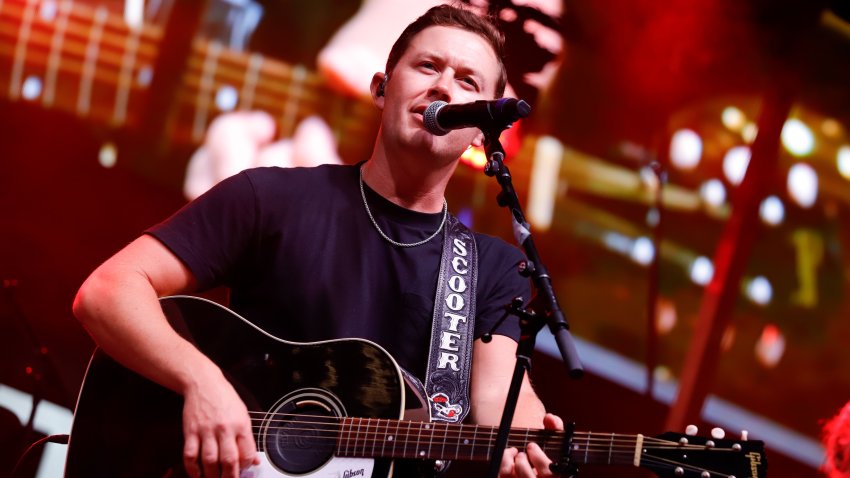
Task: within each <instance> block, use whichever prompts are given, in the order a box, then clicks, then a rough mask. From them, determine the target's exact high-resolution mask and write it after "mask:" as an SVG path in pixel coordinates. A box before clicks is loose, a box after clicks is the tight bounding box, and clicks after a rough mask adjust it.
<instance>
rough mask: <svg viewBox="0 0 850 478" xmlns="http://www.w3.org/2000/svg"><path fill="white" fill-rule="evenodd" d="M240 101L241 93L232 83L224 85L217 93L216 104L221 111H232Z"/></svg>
mask: <svg viewBox="0 0 850 478" xmlns="http://www.w3.org/2000/svg"><path fill="white" fill-rule="evenodd" d="M238 101H239V93H237V92H236V88H234V87H232V86H230V85H223V86H222V87H221V88H219V89H218V91H216V93H215V105H216V107H218V109H219V110H220V111H231V110H233V109H234V108H236V103H237V102H238Z"/></svg>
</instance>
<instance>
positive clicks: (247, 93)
mask: <svg viewBox="0 0 850 478" xmlns="http://www.w3.org/2000/svg"><path fill="white" fill-rule="evenodd" d="M262 66H263V56H262V55H258V54H256V53H253V54H251V59H250V60H248V69H247V70H245V77H244V81H243V82H242V92H241V93H240V94H239V98H240V99H239V104H240V106H241V108H242V109H245V110H249V109H251V106H253V103H254V91H255V90H256V89H257V80H258V79H259V78H260V69H261V68H262Z"/></svg>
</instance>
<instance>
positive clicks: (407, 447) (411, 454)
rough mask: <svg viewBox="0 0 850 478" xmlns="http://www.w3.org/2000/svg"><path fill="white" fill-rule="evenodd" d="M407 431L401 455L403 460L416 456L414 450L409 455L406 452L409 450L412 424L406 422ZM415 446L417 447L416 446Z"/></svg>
mask: <svg viewBox="0 0 850 478" xmlns="http://www.w3.org/2000/svg"><path fill="white" fill-rule="evenodd" d="M406 424H407V431H405V433H404V453H403V454H402V456H403V457H405V458H413V457H415V456H416V449H415V448H414V450H413V453H410V452H409V451H408V450H409V449H410V430H411V427H412V426H413V424H412V423H411V422H406ZM416 446H419V445H418V444H417V445H416Z"/></svg>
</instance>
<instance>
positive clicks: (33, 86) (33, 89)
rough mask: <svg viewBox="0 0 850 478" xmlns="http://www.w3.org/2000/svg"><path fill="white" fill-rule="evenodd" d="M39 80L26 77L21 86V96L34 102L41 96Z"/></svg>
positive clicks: (34, 77) (33, 77)
mask: <svg viewBox="0 0 850 478" xmlns="http://www.w3.org/2000/svg"><path fill="white" fill-rule="evenodd" d="M41 87H42V84H41V78H39V77H37V76H28V77H27V79H26V80H24V84H23V85H22V86H21V96H23V97H24V98H25V99H28V100H34V99H36V98H38V97H39V96H40V95H41Z"/></svg>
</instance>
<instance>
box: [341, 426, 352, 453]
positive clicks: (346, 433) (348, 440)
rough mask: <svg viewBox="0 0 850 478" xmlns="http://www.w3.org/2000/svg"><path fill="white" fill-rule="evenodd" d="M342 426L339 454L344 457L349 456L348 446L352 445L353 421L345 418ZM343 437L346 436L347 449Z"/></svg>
mask: <svg viewBox="0 0 850 478" xmlns="http://www.w3.org/2000/svg"><path fill="white" fill-rule="evenodd" d="M342 424H343V430H342V431H341V432H340V434H339V440H340V446H339V454H340V455H342V456H348V445H349V444H350V443H351V419H350V418H343V420H342ZM343 436H345V448H343V446H342V440H343Z"/></svg>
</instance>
